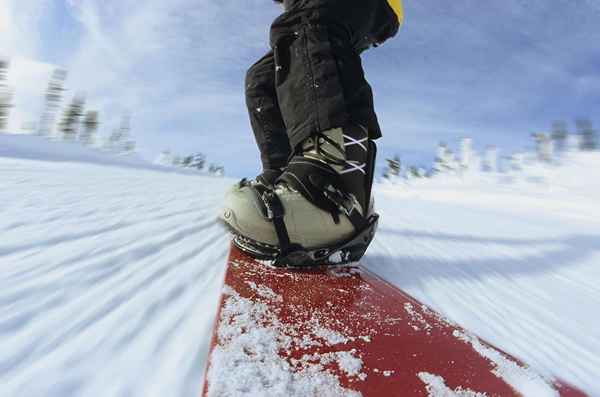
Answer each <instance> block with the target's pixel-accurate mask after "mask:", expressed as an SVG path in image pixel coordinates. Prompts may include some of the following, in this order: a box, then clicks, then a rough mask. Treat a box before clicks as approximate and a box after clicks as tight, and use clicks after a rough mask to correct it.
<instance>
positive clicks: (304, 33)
mask: <svg viewBox="0 0 600 397" xmlns="http://www.w3.org/2000/svg"><path fill="white" fill-rule="evenodd" d="M352 43H353V37H352V36H351V35H350V34H349V33H348V30H347V29H345V28H344V27H343V25H340V23H338V21H336V20H335V19H333V18H332V17H331V15H329V14H328V11H327V9H302V7H297V8H295V9H293V10H291V11H289V12H286V13H284V14H282V15H281V16H280V17H279V18H277V19H276V20H275V22H274V23H273V25H272V27H271V46H272V48H273V51H274V56H275V62H276V70H277V71H276V77H275V85H276V91H277V98H278V101H279V107H280V109H281V114H282V116H283V120H284V121H285V125H286V127H287V132H288V135H289V138H290V144H291V146H292V149H295V148H297V146H298V145H299V144H300V143H301V142H302V141H304V140H305V139H306V138H308V137H310V136H313V135H314V134H315V133H317V132H321V131H325V130H329V129H332V128H338V127H344V126H346V125H348V124H360V125H363V126H365V127H366V128H367V129H368V131H369V133H370V135H371V138H372V139H375V138H378V137H379V136H380V135H381V132H380V127H379V123H378V121H377V117H376V116H375V110H374V108H373V97H372V92H371V88H370V86H369V84H368V83H367V81H366V80H365V78H364V73H363V69H362V64H361V60H360V55H359V54H358V52H357V51H356V50H355V49H354V47H353V45H352Z"/></svg>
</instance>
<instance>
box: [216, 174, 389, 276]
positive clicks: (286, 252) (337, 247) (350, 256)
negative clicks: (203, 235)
mask: <svg viewBox="0 0 600 397" xmlns="http://www.w3.org/2000/svg"><path fill="white" fill-rule="evenodd" d="M240 185H243V186H246V187H248V188H250V189H252V190H253V192H254V193H255V195H256V197H257V199H258V201H260V202H261V207H262V209H263V211H264V212H263V214H264V216H265V217H266V218H268V219H269V220H270V221H271V222H272V223H273V226H274V228H275V232H276V234H277V239H278V241H279V245H278V246H276V245H270V244H265V243H262V242H259V241H256V240H253V239H251V238H249V237H247V236H243V235H242V234H240V233H239V232H238V231H236V230H235V229H233V228H232V227H231V226H230V225H228V224H227V223H225V225H226V226H227V227H228V229H229V230H230V232H231V233H232V234H233V243H234V245H235V246H236V247H238V248H239V249H240V250H242V251H244V252H246V253H247V254H249V255H251V256H253V257H255V258H256V259H260V260H265V261H268V262H270V264H272V265H273V266H277V267H311V266H320V265H321V266H327V265H342V264H347V263H351V262H356V261H358V260H360V259H361V258H362V257H363V255H364V254H365V252H366V250H367V248H368V247H369V245H370V244H371V241H372V240H373V237H374V236H375V232H376V230H377V225H378V220H379V215H377V214H375V213H373V214H371V215H369V216H368V217H367V218H366V219H365V218H362V216H359V215H358V214H357V213H356V212H355V211H353V210H352V206H350V205H348V202H349V200H348V199H347V198H346V199H344V200H342V199H343V198H342V194H341V193H340V192H339V191H334V190H332V191H331V192H330V193H336V194H330V195H329V196H328V197H329V200H331V202H332V203H334V202H337V209H338V210H341V211H344V213H346V215H348V216H349V217H350V219H351V220H352V221H353V223H354V224H355V226H356V230H357V233H356V234H355V235H354V236H353V237H351V238H349V239H347V240H345V241H342V242H340V243H337V244H334V245H332V246H330V247H319V248H312V249H307V248H305V247H303V246H302V245H300V244H297V243H292V242H291V241H290V238H289V235H288V232H287V228H286V226H285V222H284V207H283V205H282V203H281V201H280V199H279V197H278V196H277V194H276V192H275V191H274V190H273V189H272V188H269V187H267V186H265V185H262V184H250V183H249V182H248V181H246V180H242V181H241V182H240ZM333 197H336V198H337V199H339V201H338V200H335V199H333ZM344 203H346V204H345V206H346V207H348V208H345V206H344ZM335 215H336V216H339V215H337V213H335Z"/></svg>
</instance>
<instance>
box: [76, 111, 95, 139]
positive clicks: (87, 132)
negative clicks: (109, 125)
mask: <svg viewBox="0 0 600 397" xmlns="http://www.w3.org/2000/svg"><path fill="white" fill-rule="evenodd" d="M98 124H99V122H98V112H96V111H93V110H90V111H88V112H87V113H86V114H85V119H84V121H83V131H81V133H80V134H79V140H80V141H81V142H82V143H83V144H84V145H87V146H90V145H93V144H94V142H95V140H96V132H97V131H98Z"/></svg>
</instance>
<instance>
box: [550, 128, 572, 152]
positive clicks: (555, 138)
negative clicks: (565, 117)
mask: <svg viewBox="0 0 600 397" xmlns="http://www.w3.org/2000/svg"><path fill="white" fill-rule="evenodd" d="M568 135H569V132H568V131H567V123H565V122H564V121H562V120H557V121H554V122H553V123H552V142H554V150H556V152H557V153H558V154H561V153H563V152H564V151H565V150H566V148H567V136H568Z"/></svg>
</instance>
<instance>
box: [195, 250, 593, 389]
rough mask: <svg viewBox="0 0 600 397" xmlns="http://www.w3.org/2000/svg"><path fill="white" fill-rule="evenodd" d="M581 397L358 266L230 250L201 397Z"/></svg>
mask: <svg viewBox="0 0 600 397" xmlns="http://www.w3.org/2000/svg"><path fill="white" fill-rule="evenodd" d="M484 393H485V395H487V396H520V395H526V396H529V395H531V396H546V395H549V396H552V395H562V396H583V395H584V394H583V393H582V392H580V391H578V390H576V389H574V388H572V387H570V386H567V385H566V384H564V383H559V382H558V381H556V380H549V379H545V378H543V377H542V376H540V375H538V374H537V373H535V372H534V371H533V370H531V369H530V368H528V367H527V366H525V365H524V364H522V363H521V362H519V361H518V360H516V359H514V358H512V357H510V356H509V355H507V354H506V353H504V352H502V351H500V350H498V349H496V348H494V347H492V346H491V345H489V344H488V343H486V342H484V341H482V340H480V339H478V338H477V337H476V336H474V335H472V334H470V333H468V332H467V331H465V330H464V329H462V328H460V327H458V326H457V325H455V324H452V323H450V322H449V321H448V320H446V319H444V318H442V317H441V316H440V315H438V314H436V313H435V312H433V311H432V310H431V309H429V308H427V307H426V306H424V305H422V304H421V303H419V302H418V301H416V300H415V299H413V298H411V297H410V296H408V295H407V294H405V293H404V292H402V291H400V290H399V289H397V288H395V287H393V286H392V285H390V284H388V283H386V282H385V281H383V280H382V279H380V278H378V277H377V276H375V275H374V274H372V273H370V272H368V271H367V270H365V269H364V268H362V267H361V266H344V267H338V268H329V269H317V270H288V269H276V268H272V267H270V266H268V265H265V264H261V263H259V262H257V261H255V260H254V259H252V258H250V257H248V256H246V255H245V254H243V253H242V252H241V251H239V250H238V249H236V248H235V247H232V249H231V253H230V257H229V263H228V269H227V273H226V276H225V288H224V291H223V297H222V300H221V304H220V310H219V314H218V317H217V323H216V325H215V330H214V335H213V341H212V345H211V352H210V357H209V365H208V369H207V374H206V381H205V385H204V390H203V394H204V395H205V396H239V395H252V396H346V395H348V396H358V395H361V394H362V395H363V396H454V395H457V396H469V397H475V396H483V395H484Z"/></svg>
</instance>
